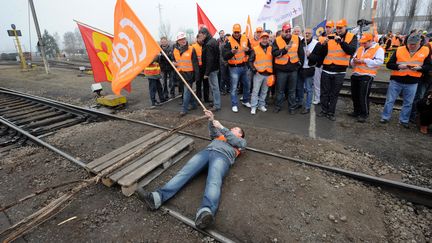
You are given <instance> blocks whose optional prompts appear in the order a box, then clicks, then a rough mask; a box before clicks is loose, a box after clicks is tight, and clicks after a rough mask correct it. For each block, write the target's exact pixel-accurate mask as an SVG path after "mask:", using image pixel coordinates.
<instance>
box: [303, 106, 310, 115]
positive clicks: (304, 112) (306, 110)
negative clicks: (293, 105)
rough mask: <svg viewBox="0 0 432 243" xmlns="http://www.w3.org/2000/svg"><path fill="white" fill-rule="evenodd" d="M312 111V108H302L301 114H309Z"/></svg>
mask: <svg viewBox="0 0 432 243" xmlns="http://www.w3.org/2000/svg"><path fill="white" fill-rule="evenodd" d="M309 113H310V110H309V109H306V108H304V109H303V110H302V112H301V114H303V115H306V114H309Z"/></svg>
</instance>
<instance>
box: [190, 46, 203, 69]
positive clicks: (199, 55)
mask: <svg viewBox="0 0 432 243" xmlns="http://www.w3.org/2000/svg"><path fill="white" fill-rule="evenodd" d="M192 47H193V48H194V49H195V52H196V54H197V58H198V65H200V66H202V46H201V45H200V44H198V43H195V44H192Z"/></svg>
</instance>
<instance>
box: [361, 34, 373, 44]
mask: <svg viewBox="0 0 432 243" xmlns="http://www.w3.org/2000/svg"><path fill="white" fill-rule="evenodd" d="M371 40H373V36H372V34H371V33H363V35H362V37H361V39H360V43H366V42H368V41H371Z"/></svg>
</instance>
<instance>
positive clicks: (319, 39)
mask: <svg viewBox="0 0 432 243" xmlns="http://www.w3.org/2000/svg"><path fill="white" fill-rule="evenodd" d="M325 39H326V38H325V37H324V36H319V37H318V41H319V43H321V44H323V43H324V41H325Z"/></svg>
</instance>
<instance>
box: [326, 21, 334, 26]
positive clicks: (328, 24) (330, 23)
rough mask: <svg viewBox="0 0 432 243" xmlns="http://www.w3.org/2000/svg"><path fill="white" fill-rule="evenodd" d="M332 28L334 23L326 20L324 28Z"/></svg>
mask: <svg viewBox="0 0 432 243" xmlns="http://www.w3.org/2000/svg"><path fill="white" fill-rule="evenodd" d="M327 26H328V27H332V28H334V27H335V23H334V21H333V20H327V22H326V27H327Z"/></svg>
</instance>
